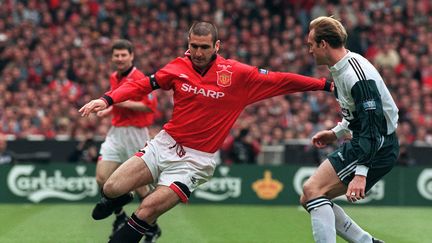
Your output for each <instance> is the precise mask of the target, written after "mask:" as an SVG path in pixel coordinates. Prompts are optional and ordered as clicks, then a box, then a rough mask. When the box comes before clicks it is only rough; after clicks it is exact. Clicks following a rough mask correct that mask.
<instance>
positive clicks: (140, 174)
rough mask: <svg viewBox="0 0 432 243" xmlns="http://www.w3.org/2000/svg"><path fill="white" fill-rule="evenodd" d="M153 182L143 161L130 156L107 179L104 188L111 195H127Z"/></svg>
mask: <svg viewBox="0 0 432 243" xmlns="http://www.w3.org/2000/svg"><path fill="white" fill-rule="evenodd" d="M152 182H153V177H152V174H151V173H150V170H149V169H148V167H147V165H146V163H145V162H144V160H143V159H141V158H140V157H137V156H132V157H131V158H129V159H128V160H127V161H126V162H124V163H122V164H121V165H120V167H118V169H117V170H115V171H114V173H113V174H112V175H111V176H110V177H109V179H108V180H107V182H106V183H105V186H104V191H105V188H106V187H108V188H107V189H108V190H110V191H111V192H112V193H113V194H117V193H120V192H121V193H127V192H129V191H132V190H134V189H136V188H138V187H140V186H143V185H147V184H150V183H152Z"/></svg>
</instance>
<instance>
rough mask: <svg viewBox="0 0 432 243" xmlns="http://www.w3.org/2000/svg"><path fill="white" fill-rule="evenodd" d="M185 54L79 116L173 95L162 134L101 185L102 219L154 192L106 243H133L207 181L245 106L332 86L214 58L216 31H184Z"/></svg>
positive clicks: (199, 26)
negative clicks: (158, 94) (158, 93)
mask: <svg viewBox="0 0 432 243" xmlns="http://www.w3.org/2000/svg"><path fill="white" fill-rule="evenodd" d="M188 41H189V50H188V51H187V52H186V53H185V56H184V57H182V58H176V59H174V60H173V61H171V62H170V63H168V64H167V65H166V66H165V67H163V68H162V69H160V70H159V71H157V72H156V73H155V74H153V75H151V76H150V77H146V78H143V79H142V80H135V81H130V82H127V83H125V84H124V85H122V86H121V87H120V88H118V89H116V90H113V91H111V92H107V93H106V95H104V96H103V97H102V98H100V99H96V100H92V101H90V102H89V103H87V104H86V105H84V106H83V107H82V108H81V109H80V110H79V111H80V112H81V113H82V116H87V115H89V114H90V113H91V112H97V111H101V110H104V109H106V108H107V107H109V106H110V105H112V104H115V103H118V102H122V101H124V100H126V99H130V98H132V97H140V96H142V95H143V94H144V95H145V94H148V93H150V92H151V91H152V90H154V89H157V88H162V89H165V90H169V89H172V90H173V91H174V94H173V96H174V110H173V115H172V118H171V120H170V121H168V123H167V124H165V125H164V127H163V130H162V131H161V132H160V133H159V134H158V135H156V137H155V138H154V139H152V140H150V141H149V142H148V143H147V146H146V147H145V148H144V149H143V150H142V152H140V153H137V154H136V155H135V156H134V157H131V158H130V159H129V160H128V161H126V162H125V163H123V164H122V165H121V166H120V168H118V169H117V170H116V171H115V172H114V173H113V174H112V175H111V176H110V178H109V179H108V180H107V182H106V183H105V185H104V188H103V192H104V195H105V196H104V198H103V200H101V201H100V202H99V204H98V206H97V207H96V208H95V210H94V211H93V216H96V218H97V219H102V218H105V217H108V216H109V215H110V214H111V213H112V211H113V209H114V208H116V207H118V206H119V205H122V204H123V203H124V202H125V201H127V198H128V197H129V196H128V194H127V193H128V192H129V191H130V190H132V189H133V188H136V187H138V186H142V185H147V184H155V185H156V186H157V187H156V189H155V190H154V191H153V192H152V193H151V194H150V195H148V196H147V197H146V198H145V199H144V200H143V201H142V203H141V205H140V206H139V207H138V209H137V210H136V211H135V213H133V214H132V216H131V219H130V220H129V222H128V224H126V225H125V226H124V227H122V228H121V229H120V230H119V231H117V232H116V234H115V235H114V236H113V238H112V239H111V242H138V241H139V240H140V239H141V237H142V235H143V234H145V232H147V231H148V230H152V229H153V228H154V227H155V226H154V222H155V221H156V219H157V218H158V217H159V216H160V215H161V214H163V213H165V212H166V211H168V210H169V209H171V208H172V207H174V206H175V205H176V204H178V203H179V202H180V201H181V202H187V201H188V198H189V196H190V194H191V192H192V191H193V190H195V189H196V188H197V187H198V186H199V185H200V184H202V183H205V182H207V181H208V180H209V179H210V178H211V177H212V175H213V172H214V169H215V166H216V163H215V160H214V154H215V152H216V151H217V150H218V149H219V148H220V146H221V145H222V143H223V141H224V139H225V138H226V136H227V135H228V133H229V131H230V129H231V127H232V125H233V123H234V122H235V120H236V119H237V117H238V116H239V115H240V113H241V112H242V110H243V109H244V108H245V107H246V106H247V105H249V104H251V103H254V102H257V101H259V100H262V99H266V98H269V97H273V96H276V95H282V94H289V93H293V92H301V91H310V90H330V87H331V83H329V82H326V81H325V80H319V79H315V78H310V77H306V76H302V75H297V74H292V73H281V72H269V71H267V70H264V69H258V68H256V67H252V66H249V65H246V64H243V63H240V62H237V61H235V60H231V59H225V58H223V57H221V56H220V55H218V54H217V52H218V50H219V47H220V41H219V40H218V34H217V30H216V27H215V26H214V25H213V24H211V23H208V22H197V23H195V24H194V25H193V26H192V27H191V29H190V31H189V37H188Z"/></svg>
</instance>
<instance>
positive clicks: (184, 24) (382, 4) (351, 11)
mask: <svg viewBox="0 0 432 243" xmlns="http://www.w3.org/2000/svg"><path fill="white" fill-rule="evenodd" d="M1 5H2V7H1V8H0V94H1V95H0V125H1V126H0V132H2V133H5V134H8V135H9V136H10V137H15V138H18V139H21V138H32V137H33V138H34V137H42V138H47V139H51V138H56V139H60V140H65V139H66V140H67V139H77V140H83V139H86V138H87V137H88V133H92V134H93V136H94V137H95V138H96V139H97V138H102V137H104V136H105V133H106V132H107V129H108V127H109V124H110V122H109V120H107V119H103V120H99V119H97V118H96V117H93V118H89V119H82V118H81V117H80V116H79V114H78V112H77V110H78V107H80V106H82V105H83V104H84V103H85V102H87V101H89V100H90V99H91V98H94V97H98V96H100V95H101V94H103V93H104V91H106V90H107V89H108V88H109V82H108V81H107V79H108V77H109V74H110V72H111V71H112V69H111V67H110V66H109V63H110V62H109V59H110V44H111V40H112V39H116V38H127V39H129V40H131V41H132V42H133V43H134V44H135V46H136V51H135V53H136V57H137V58H136V62H135V64H136V66H138V67H139V68H140V69H141V70H143V71H144V72H145V73H147V74H151V73H153V72H155V71H156V70H157V69H158V68H160V67H162V66H163V65H164V64H166V63H167V62H168V61H169V60H171V59H172V58H174V57H176V56H182V55H183V53H184V51H185V50H186V48H187V36H185V33H184V30H185V29H187V28H188V26H190V25H191V23H192V22H193V21H194V20H197V19H201V20H210V21H214V22H215V23H216V24H217V25H218V28H219V32H220V33H219V34H220V39H221V40H222V45H221V53H222V55H223V56H225V57H227V58H235V59H237V60H239V61H242V62H246V63H249V64H252V65H256V66H258V67H262V68H267V69H270V70H278V71H290V72H296V73H300V74H304V75H311V76H316V77H321V76H328V75H329V74H328V70H327V69H326V68H325V67H318V68H317V67H315V65H314V63H313V58H312V57H311V56H310V55H309V54H308V48H307V45H306V44H305V37H306V36H305V35H306V33H307V28H308V26H307V23H309V21H310V20H311V19H312V18H315V17H317V16H319V15H334V16H336V17H337V18H339V19H341V21H342V22H343V23H344V25H345V26H347V27H348V31H349V41H348V49H351V50H352V51H355V52H359V53H360V54H363V55H365V56H366V57H367V58H368V59H369V60H371V61H372V62H373V63H374V64H375V65H376V66H377V67H378V68H379V71H380V72H381V73H382V76H383V78H384V80H385V81H386V83H387V86H388V87H389V89H390V90H391V93H392V95H393V97H394V98H395V100H396V102H397V105H398V107H399V109H400V125H399V128H398V135H399V137H400V141H401V143H402V144H403V145H412V144H421V145H422V146H431V145H432V42H431V41H430V40H432V30H431V27H432V14H431V13H432V4H431V2H430V1H428V0H418V1H414V0H406V1H398V0H394V1H391V0H382V1H369V0H365V1H350V0H339V1H337V0H320V1H292V0H291V1H265V0H243V1H242V0H239V1H229V0H213V1H204V0H171V1H157V0H135V1H133V0H131V1H102V0H100V1H96V0H82V1H58V0H49V1H37V0H27V1H12V0H5V1H2V3H1ZM158 97H159V99H160V100H159V113H158V114H157V122H156V125H155V126H154V127H153V131H157V130H158V129H160V125H161V124H163V123H164V122H165V121H166V120H167V119H169V118H170V115H171V107H172V103H171V96H170V93H165V92H160V93H159V96H158ZM335 102H336V101H335V99H334V98H333V97H332V95H331V94H325V93H319V92H316V93H313V94H312V93H302V94H296V95H290V96H285V97H283V96H280V97H275V98H272V99H269V100H265V101H262V102H260V103H257V104H254V105H252V106H250V107H248V108H247V109H246V110H245V111H244V112H243V114H242V115H241V116H240V118H239V120H238V121H237V123H236V125H235V126H234V128H233V132H232V134H237V133H238V132H239V131H240V130H241V129H244V128H248V129H249V130H250V134H251V136H253V139H255V140H257V141H259V142H260V143H261V144H262V145H264V146H268V145H276V146H277V145H282V144H285V143H286V142H288V141H291V140H292V139H307V138H310V137H311V136H312V135H313V134H314V133H315V132H316V131H318V130H320V129H321V128H323V127H325V126H326V125H325V124H326V123H327V122H328V121H331V122H333V123H334V122H335V121H338V120H340V117H339V111H338V110H334V109H332V107H338V106H337V105H335ZM230 139H232V138H230Z"/></svg>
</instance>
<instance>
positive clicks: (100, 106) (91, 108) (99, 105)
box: [78, 99, 108, 116]
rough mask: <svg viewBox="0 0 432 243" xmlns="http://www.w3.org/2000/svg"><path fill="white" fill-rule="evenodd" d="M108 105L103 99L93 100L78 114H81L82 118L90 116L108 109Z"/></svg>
mask: <svg viewBox="0 0 432 243" xmlns="http://www.w3.org/2000/svg"><path fill="white" fill-rule="evenodd" d="M107 106H108V105H107V103H105V101H103V100H101V99H97V100H92V101H90V102H89V103H87V104H85V105H84V106H83V107H81V109H79V111H78V112H80V113H81V116H88V115H90V113H92V112H98V111H101V110H104V109H105V108H107Z"/></svg>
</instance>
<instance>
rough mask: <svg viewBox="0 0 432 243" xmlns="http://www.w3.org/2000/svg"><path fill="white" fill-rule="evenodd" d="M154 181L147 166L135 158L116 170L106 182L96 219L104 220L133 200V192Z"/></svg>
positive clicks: (96, 211)
mask: <svg viewBox="0 0 432 243" xmlns="http://www.w3.org/2000/svg"><path fill="white" fill-rule="evenodd" d="M152 181H153V177H152V174H151V173H150V171H149V169H148V167H147V165H146V164H145V163H144V162H143V160H142V159H141V158H140V157H137V156H133V157H131V158H129V159H128V160H127V161H126V162H124V163H123V164H122V165H120V167H119V168H118V169H117V170H115V171H114V172H113V173H112V175H111V176H110V177H109V178H108V180H107V181H106V182H105V184H104V187H103V190H102V199H101V201H100V202H99V203H98V204H97V205H96V207H95V209H94V210H93V215H92V216H93V218H94V219H97V220H99V219H103V218H106V217H108V216H109V215H111V214H112V213H113V212H114V211H115V210H116V209H118V208H120V207H122V206H124V205H125V204H127V203H129V202H130V201H132V199H133V195H132V193H131V191H132V190H133V189H135V188H138V187H140V186H143V185H146V184H150V183H152Z"/></svg>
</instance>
